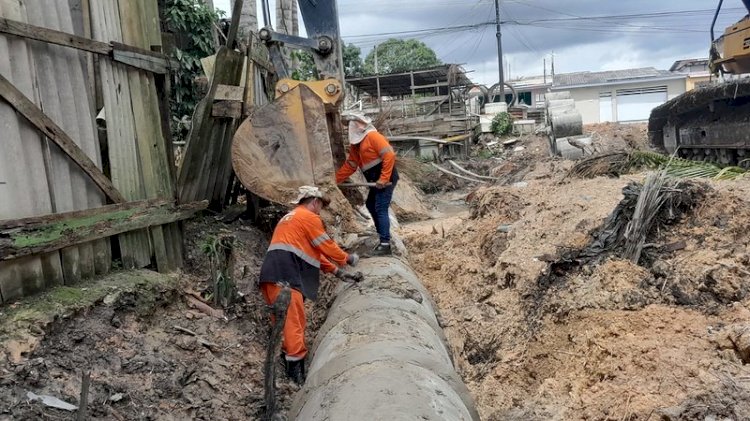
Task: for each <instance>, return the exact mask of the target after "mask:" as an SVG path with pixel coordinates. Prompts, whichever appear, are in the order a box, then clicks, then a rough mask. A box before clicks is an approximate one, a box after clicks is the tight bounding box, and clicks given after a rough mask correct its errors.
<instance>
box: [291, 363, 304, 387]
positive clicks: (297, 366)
mask: <svg viewBox="0 0 750 421" xmlns="http://www.w3.org/2000/svg"><path fill="white" fill-rule="evenodd" d="M286 375H287V377H289V378H290V379H292V381H293V382H295V383H297V384H298V385H300V386H302V384H303V383H305V377H306V376H305V360H299V361H287V362H286Z"/></svg>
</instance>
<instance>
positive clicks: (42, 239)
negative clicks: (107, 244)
mask: <svg viewBox="0 0 750 421" xmlns="http://www.w3.org/2000/svg"><path fill="white" fill-rule="evenodd" d="M138 210H139V209H125V210H121V211H118V212H115V213H105V214H101V215H92V216H88V217H83V218H78V219H71V220H68V221H63V222H58V223H56V224H52V225H48V226H45V227H44V228H41V229H38V230H36V231H33V232H30V233H26V234H19V235H11V238H12V239H13V246H14V247H17V248H24V247H34V246H37V245H40V244H45V243H50V242H52V241H56V240H58V239H60V238H62V237H64V236H65V235H67V233H68V232H70V231H71V230H75V229H77V228H81V227H89V226H92V225H95V224H97V223H99V222H104V221H115V220H124V219H128V218H130V217H131V216H132V215H133V214H135V213H136V212H138Z"/></svg>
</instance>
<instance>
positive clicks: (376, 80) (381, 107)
mask: <svg viewBox="0 0 750 421" xmlns="http://www.w3.org/2000/svg"><path fill="white" fill-rule="evenodd" d="M375 83H376V84H377V89H378V111H379V112H381V113H382V112H383V104H382V102H380V68H379V67H378V45H377V44H376V45H375Z"/></svg>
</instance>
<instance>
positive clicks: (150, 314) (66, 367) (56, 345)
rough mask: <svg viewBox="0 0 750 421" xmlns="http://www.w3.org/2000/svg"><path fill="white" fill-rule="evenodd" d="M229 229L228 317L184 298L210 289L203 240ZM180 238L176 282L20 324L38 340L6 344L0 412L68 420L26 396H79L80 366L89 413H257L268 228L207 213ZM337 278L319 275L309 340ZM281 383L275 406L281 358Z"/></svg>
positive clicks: (285, 384) (124, 416)
mask: <svg viewBox="0 0 750 421" xmlns="http://www.w3.org/2000/svg"><path fill="white" fill-rule="evenodd" d="M226 232H229V233H232V234H233V235H235V237H236V242H235V256H236V259H235V260H236V265H235V279H236V282H237V286H238V291H239V292H240V293H241V294H242V297H241V298H240V299H239V301H238V302H237V303H235V304H234V305H232V306H231V307H230V308H228V309H225V311H224V317H211V316H209V315H207V314H205V313H204V312H202V311H200V310H199V309H198V308H195V307H193V306H191V305H189V301H190V300H189V298H188V295H189V294H187V293H186V291H191V292H196V293H198V294H200V295H204V294H205V292H206V291H210V284H211V283H210V282H209V271H208V260H207V257H206V256H205V254H204V253H202V252H201V247H202V244H204V243H205V242H206V241H208V240H209V239H210V238H213V237H214V236H215V235H217V234H219V233H226ZM186 237H187V238H186V243H187V265H186V271H185V272H184V273H182V274H181V275H180V279H179V282H178V283H176V284H175V286H174V287H172V288H163V289H159V290H157V291H156V292H151V291H145V290H141V289H138V290H135V291H133V292H128V293H118V294H115V295H114V296H113V295H112V294H110V296H108V297H109V298H105V299H104V300H100V301H99V302H97V303H96V304H94V305H93V306H90V307H88V308H86V309H84V310H82V311H80V312H78V313H76V314H73V315H71V316H70V317H64V318H58V319H57V320H55V321H54V322H52V323H51V324H46V325H44V326H38V327H35V328H34V329H30V331H31V332H25V334H26V335H27V337H33V338H34V341H31V342H32V343H31V344H30V345H26V346H25V347H24V348H23V349H20V350H18V352H17V353H16V355H10V354H6V353H5V352H3V358H0V420H5V419H7V420H10V419H13V420H38V419H51V420H57V419H73V418H74V413H71V412H66V411H62V410H59V409H54V408H50V407H45V406H44V405H42V404H41V403H40V402H32V401H30V400H29V399H27V396H26V393H27V391H32V392H34V393H36V394H38V395H50V396H54V397H57V398H59V399H61V400H63V401H65V402H68V403H71V404H73V405H78V404H79V394H80V390H81V383H82V373H83V372H84V371H89V372H90V373H91V374H90V375H91V387H90V392H89V404H88V414H89V416H90V419H101V420H104V419H106V420H113V419H115V420H131V419H142V420H156V419H158V420H184V419H203V420H209V419H210V420H237V419H260V417H261V415H262V414H263V412H264V402H263V396H264V395H263V362H264V359H265V355H266V346H267V343H268V334H269V330H270V323H269V319H268V317H269V311H268V309H267V306H266V304H265V302H264V301H263V300H262V298H261V297H260V294H259V293H258V291H257V288H256V287H255V280H256V279H257V275H258V271H259V268H260V263H261V261H262V258H263V255H264V253H265V250H266V247H267V244H268V233H265V232H261V231H259V230H257V229H255V228H252V227H248V226H245V225H243V224H241V223H234V224H231V225H225V224H222V223H218V222H217V221H216V219H215V218H214V217H206V218H203V219H200V220H195V221H191V222H189V223H188V224H187V236H186ZM334 287H335V285H334V282H330V280H329V282H325V281H324V282H323V286H322V290H321V294H320V295H321V298H320V299H319V300H318V301H317V302H316V303H311V302H308V303H307V306H308V309H307V310H308V327H307V331H308V332H307V337H308V338H309V340H310V341H311V340H312V338H313V337H314V332H315V331H316V330H317V329H318V327H319V326H320V325H321V324H322V322H323V320H324V318H325V314H326V313H327V309H328V306H330V302H331V298H330V297H331V296H332V293H333V289H334ZM209 301H210V297H209ZM6 333H7V332H6ZM19 334H20V332H10V333H9V336H8V337H10V336H13V335H15V336H18V335H19ZM5 339H7V337H5ZM5 343H6V344H7V343H8V342H7V341H5ZM24 344H25V343H24ZM22 351H23V353H22ZM277 386H278V390H277V398H278V407H279V408H280V409H281V410H282V411H285V410H286V409H288V408H289V406H290V405H291V398H292V396H293V394H294V393H295V392H296V390H297V389H298V387H297V386H296V385H294V384H293V383H291V382H289V381H288V380H287V379H286V377H285V375H284V372H283V368H282V367H281V366H280V365H279V367H278V369H277Z"/></svg>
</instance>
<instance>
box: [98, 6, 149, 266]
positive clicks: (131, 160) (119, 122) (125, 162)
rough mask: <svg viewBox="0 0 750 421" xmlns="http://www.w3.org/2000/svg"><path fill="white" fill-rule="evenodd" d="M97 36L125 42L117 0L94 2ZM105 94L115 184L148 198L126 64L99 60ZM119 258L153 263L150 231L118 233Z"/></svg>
mask: <svg viewBox="0 0 750 421" xmlns="http://www.w3.org/2000/svg"><path fill="white" fill-rule="evenodd" d="M91 9H92V13H91V14H92V24H93V28H94V32H93V33H94V37H95V38H96V39H97V40H100V41H103V40H107V41H110V40H112V41H118V42H119V41H122V31H121V28H120V12H119V6H118V4H117V0H97V1H95V2H91ZM99 67H100V76H101V81H102V88H103V89H102V93H103V99H104V106H105V109H106V114H107V116H106V117H107V141H108V153H109V162H110V170H111V174H112V183H113V184H114V185H115V186H117V188H118V189H120V191H121V192H122V193H123V195H124V196H125V197H126V198H127V199H128V200H141V199H143V198H144V197H145V190H144V187H143V180H142V178H141V171H140V170H139V169H138V165H139V164H138V150H137V147H136V142H135V129H134V127H133V126H134V125H135V122H134V121H133V108H132V103H131V100H130V83H129V80H128V77H127V67H126V66H123V65H120V64H118V63H115V62H112V61H110V60H100V61H99ZM117 240H118V242H119V249H120V257H121V259H122V265H123V267H124V268H127V269H131V268H141V267H145V266H147V265H149V264H150V263H151V255H152V252H151V244H150V240H149V235H148V232H146V231H145V230H139V231H137V232H128V233H124V234H121V235H119V236H118V238H117Z"/></svg>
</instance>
